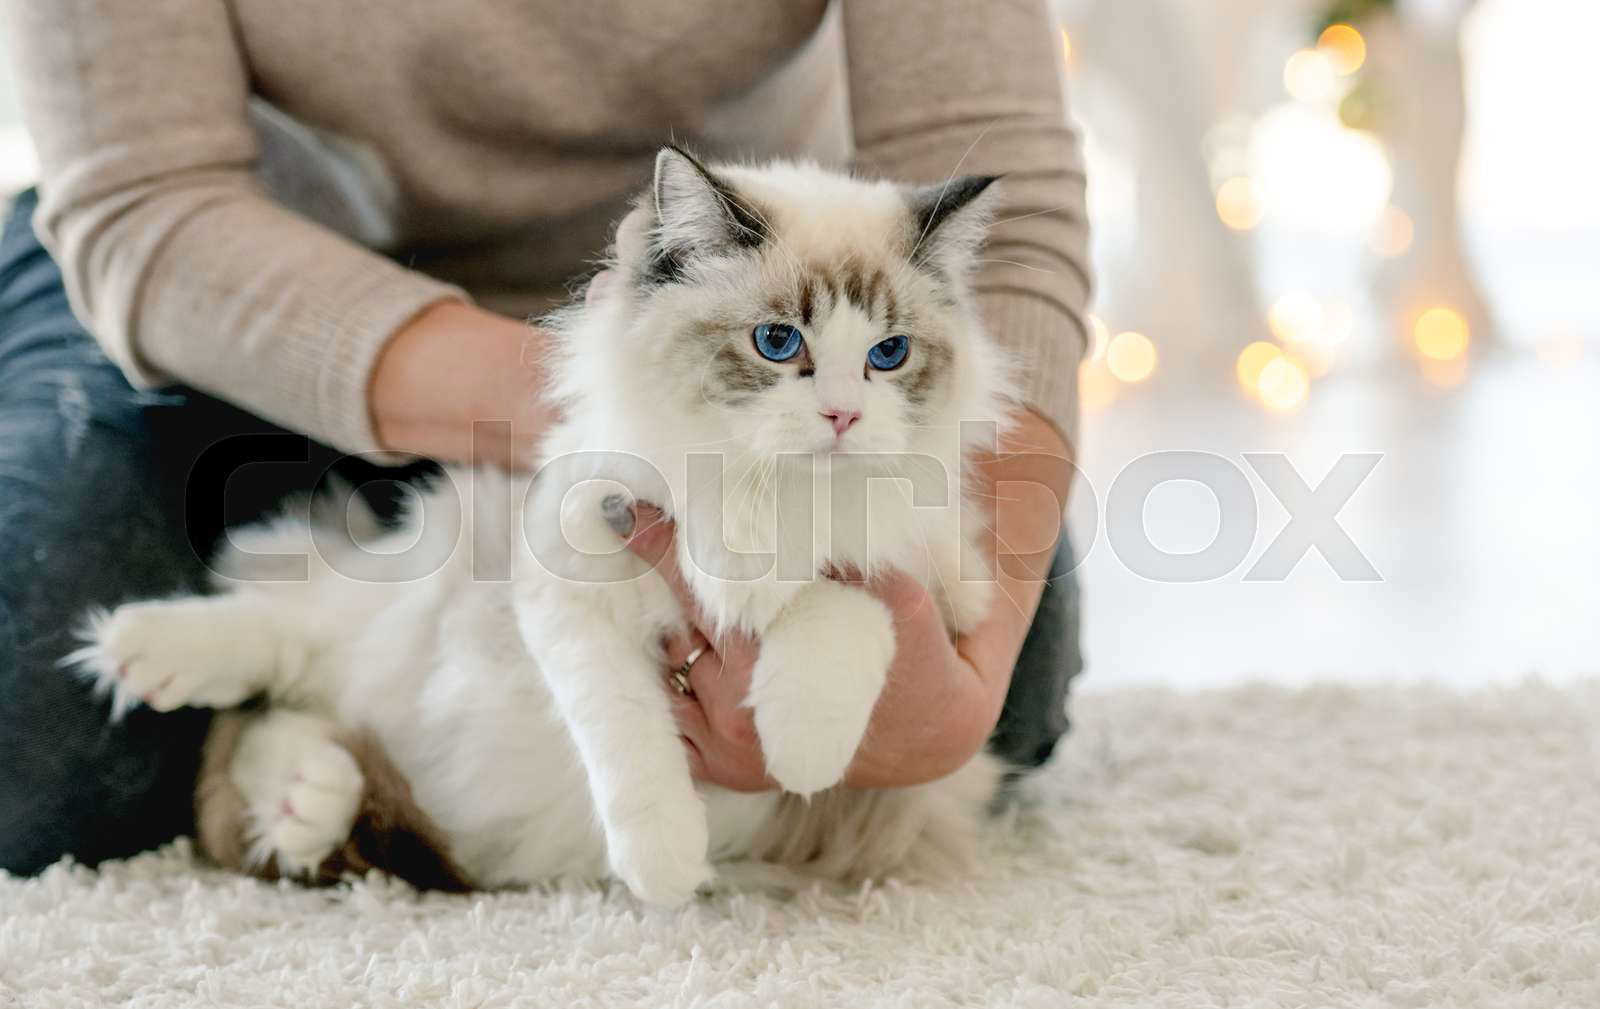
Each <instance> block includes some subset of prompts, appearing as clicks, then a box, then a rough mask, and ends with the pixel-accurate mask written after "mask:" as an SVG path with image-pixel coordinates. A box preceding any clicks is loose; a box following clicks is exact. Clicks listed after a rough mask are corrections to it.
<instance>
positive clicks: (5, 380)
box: [0, 193, 1081, 874]
mask: <svg viewBox="0 0 1600 1009" xmlns="http://www.w3.org/2000/svg"><path fill="white" fill-rule="evenodd" d="M34 205H35V199H34V196H33V194H32V193H24V194H23V195H22V196H20V197H18V198H17V200H16V201H15V203H14V205H13V206H12V207H11V209H10V211H9V213H8V215H7V220H6V222H5V225H4V232H3V234H0V870H4V871H9V872H12V873H17V874H29V873H34V872H38V871H39V870H41V869H43V868H44V867H46V866H48V865H49V864H51V863H52V862H55V861H56V860H57V859H59V858H61V857H62V856H63V855H72V856H73V857H74V858H76V859H78V860H79V861H81V862H85V863H88V864H94V863H97V862H99V861H101V860H103V859H106V858H115V857H119V856H124V855H130V854H133V853H135V852H139V851H143V850H145V849H147V848H151V847H154V846H155V845H158V844H161V843H163V842H165V841H167V840H170V839H171V838H173V837H175V836H177V835H179V834H182V833H187V832H189V831H190V830H192V828H193V811H192V801H191V800H192V796H191V793H192V791H193V787H194V781H195V775H196V771H197V767H198V763H199V756H200V746H201V743H202V741H203V740H204V738H205V734H206V730H207V727H208V726H209V724H210V713H209V712H207V711H202V710H193V709H189V710H182V711H177V712H174V713H172V714H166V715H161V714H156V713H154V712H151V711H149V710H146V709H143V708H140V709H136V710H134V711H132V712H131V713H129V715H128V716H127V718H126V719H125V720H124V721H122V722H119V723H111V722H109V721H108V720H107V710H108V705H107V702H106V701H105V700H104V699H101V698H95V697H94V696H92V695H91V693H90V691H89V690H88V688H87V687H86V685H85V684H84V683H83V682H82V681H81V680H79V679H77V678H76V677H74V676H73V675H71V674H70V673H68V672H66V671H64V670H63V669H62V668H61V666H60V660H61V657H62V655H64V654H65V653H66V652H68V651H70V650H71V649H72V648H73V647H74V645H75V643H76V642H75V641H74V638H73V629H74V627H75V626H76V625H77V624H78V622H79V621H80V620H81V619H82V617H83V614H84V613H85V612H86V611H87V610H88V609H90V608H91V607H94V606H115V605H117V604H118V603H121V602H124V601H128V600H135V599H144V598H150V597H154V596H166V595H172V594H175V593H179V592H194V591H199V590H201V589H203V588H204V584H205V566H204V563H203V558H205V557H207V556H209V555H210V553H211V551H212V548H213V546H214V544H215V543H216V542H217V540H218V538H219V536H220V535H221V533H222V531H223V529H224V528H226V527H228V526H232V525H238V524H240V523H245V522H250V521H252V520H254V519H257V518H259V517H261V516H262V515H264V514H266V513H268V512H269V511H270V510H271V509H273V508H274V507H275V506H276V505H277V504H278V502H280V501H281V500H282V499H283V498H284V497H286V496H288V495H289V494H292V493H294V492H296V491H304V490H308V489H312V488H314V487H316V486H317V485H318V484H319V482H320V481H322V480H323V479H324V478H325V477H326V476H327V475H328V474H329V473H330V472H337V473H338V475H339V476H340V477H341V478H342V479H344V480H346V481H348V482H350V483H352V484H354V485H356V486H357V487H359V488H360V489H361V490H362V493H363V494H365V495H366V497H367V498H368V500H369V501H371V502H372V503H373V504H374V506H375V507H376V508H377V509H378V511H379V512H380V513H384V512H386V511H390V510H392V508H393V506H394V504H395V502H396V501H397V500H398V499H399V497H400V493H399V487H398V482H399V481H404V480H409V479H416V478H417V477H419V476H421V475H423V474H424V473H426V472H427V471H428V467H427V466H426V465H418V466H412V467H405V468H401V469H398V470H393V469H380V468H378V467H375V466H372V465H370V464H367V463H365V462H363V461H361V460H359V459H352V458H347V457H346V458H341V457H340V455H339V454H338V453H337V452H335V451H334V450H333V449H331V448H328V447H327V446H323V445H319V444H317V443H315V442H313V441H311V440H310V439H309V438H306V437H304V436H302V435H296V434H291V433H289V432H287V431H284V430H282V429H280V428H277V427H274V426H272V425H271V424H268V423H267V422H265V421H262V420H260V419H259V418H256V417H254V416H252V415H250V414H247V413H244V412H243V411H240V410H238V409H235V408H234V407H231V406H228V405H227V404H225V403H222V402H220V401H218V400H215V399H212V398H210V397H208V396H204V395H201V394H199V393H196V392H193V391H190V390H183V389H174V390H170V391H166V392H163V393H161V394H159V395H156V394H148V393H139V392H136V391H134V390H133V389H132V388H131V387H130V386H129V385H128V383H127V382H126V380H124V378H123V377H122V374H121V372H120V371H118V369H117V368H116V366H114V365H113V364H111V363H110V362H109V361H108V360H107V359H106V357H105V356H104V354H102V353H101V351H100V349H99V347H98V346H97V345H96V344H95V342H94V340H93V339H92V338H91V337H90V336H89V335H88V333H86V332H85V331H84V330H83V328H82V327H81V326H80V325H79V324H78V323H77V321H76V320H75V319H74V317H73V315H72V312H71V310H70V309H69V307H68V305H67V296H66V292H65V291H64V290H63V288H62V284H61V275H60V272H59V270H58V269H57V268H56V265H55V263H54V262H53V261H52V260H51V259H50V257H49V254H48V253H46V252H45V251H44V249H43V248H41V247H40V245H39V243H38V241H37V239H36V238H35V237H34V235H33V230H32V227H31V224H30V219H31V217H32V213H33V208H34ZM1056 563H1057V574H1058V577H1057V578H1055V579H1054V580H1053V582H1052V585H1051V587H1050V588H1049V589H1048V590H1047V591H1046V595H1045V600H1044V602H1043V603H1042V604H1041V607H1040V615H1039V617H1038V618H1037V619H1036V620H1035V622H1034V626H1033V628H1032V630H1031V632H1030V633H1029V636H1028V641H1027V644H1026V646H1025V648H1024V651H1023V656H1022V659H1021V660H1020V661H1019V664H1018V669H1017V673H1016V676H1015V678H1014V680H1013V682H1012V687H1011V692H1010V694H1009V695H1008V696H1007V698H1006V706H1005V713H1004V715H1003V716H1002V718H1001V722H1000V726H999V728H998V729H997V730H996V732H995V735H994V738H993V740H992V742H991V747H992V748H993V749H994V750H995V752H997V753H999V754H1000V755H1001V756H1003V757H1005V758H1006V759H1008V760H1009V761H1011V762H1012V763H1013V764H1015V765H1017V766H1018V767H1031V766H1036V765H1038V764H1040V763H1043V762H1044V761H1045V760H1046V759H1048V758H1049V756H1050V752H1051V750H1052V749H1053V747H1054V746H1055V743H1056V740H1057V739H1059V738H1060V736H1061V734H1062V733H1063V732H1065V731H1066V724H1067V723H1066V712H1065V707H1064V702H1065V698H1066V690H1067V684H1068V681H1070V679H1071V678H1072V677H1073V676H1074V675H1075V674H1076V673H1077V671H1078V669H1079V668H1080V665H1081V663H1080V660H1079V655H1078V615H1077V609H1078V606H1077V603H1078V599H1077V588H1076V583H1075V582H1074V581H1073V579H1072V576H1071V562H1070V554H1069V553H1068V552H1067V551H1066V549H1065V548H1064V549H1063V551H1062V553H1061V555H1060V556H1059V557H1058V558H1057V561H1056Z"/></svg>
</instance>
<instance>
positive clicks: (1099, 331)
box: [1089, 315, 1111, 361]
mask: <svg viewBox="0 0 1600 1009" xmlns="http://www.w3.org/2000/svg"><path fill="white" fill-rule="evenodd" d="M1110 342H1111V330H1110V329H1109V328H1108V327H1107V326H1106V323H1105V320H1104V319H1102V318H1100V317H1099V316H1098V315H1091V316H1089V360H1091V361H1103V360H1105V356H1106V344H1108V343H1110Z"/></svg>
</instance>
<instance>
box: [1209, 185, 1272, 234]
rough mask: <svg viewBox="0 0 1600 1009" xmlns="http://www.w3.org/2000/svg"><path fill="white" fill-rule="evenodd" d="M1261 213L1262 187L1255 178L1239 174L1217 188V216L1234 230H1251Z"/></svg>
mask: <svg viewBox="0 0 1600 1009" xmlns="http://www.w3.org/2000/svg"><path fill="white" fill-rule="evenodd" d="M1261 215H1262V207H1261V187H1259V186H1257V185H1256V182H1255V180H1254V179H1252V178H1249V177H1248V176H1243V175H1237V176H1234V177H1233V178H1231V179H1229V180H1228V181H1227V182H1224V183H1223V184H1222V185H1221V186H1219V187H1218V188H1217V216H1218V217H1220V218H1222V223H1223V224H1226V225H1227V226H1228V227H1230V228H1232V229H1233V230H1234V231H1249V230H1250V229H1251V228H1254V227H1255V226H1256V225H1258V224H1260V223H1261Z"/></svg>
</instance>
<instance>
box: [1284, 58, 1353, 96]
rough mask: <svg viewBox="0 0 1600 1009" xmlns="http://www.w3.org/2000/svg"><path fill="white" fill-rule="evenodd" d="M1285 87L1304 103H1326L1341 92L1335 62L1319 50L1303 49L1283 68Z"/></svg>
mask: <svg viewBox="0 0 1600 1009" xmlns="http://www.w3.org/2000/svg"><path fill="white" fill-rule="evenodd" d="M1283 86H1284V88H1285V89H1286V90H1287V91H1288V92H1289V94H1290V95H1291V96H1292V97H1294V98H1295V99H1297V100H1299V101H1302V102H1325V101H1327V100H1328V99H1330V98H1332V97H1333V96H1334V95H1335V94H1337V93H1338V90H1339V75H1338V73H1337V72H1335V70H1334V68H1333V60H1332V59H1330V58H1329V57H1328V54H1327V53H1324V52H1322V51H1321V50H1319V49H1302V50H1300V51H1299V52H1297V53H1295V54H1294V55H1293V56H1291V57H1289V62H1288V63H1286V64H1284V67H1283Z"/></svg>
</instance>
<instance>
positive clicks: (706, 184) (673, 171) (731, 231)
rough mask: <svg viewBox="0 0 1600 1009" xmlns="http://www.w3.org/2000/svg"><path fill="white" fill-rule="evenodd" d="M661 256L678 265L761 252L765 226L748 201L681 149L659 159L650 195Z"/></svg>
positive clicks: (666, 151)
mask: <svg viewBox="0 0 1600 1009" xmlns="http://www.w3.org/2000/svg"><path fill="white" fill-rule="evenodd" d="M652 196H653V202H654V208H655V218H656V219H655V234H654V238H655V245H656V247H657V253H658V255H665V256H668V257H672V258H674V259H676V260H677V261H678V262H679V263H680V264H681V263H683V262H687V261H688V260H689V259H692V258H694V257H695V256H696V255H705V254H720V253H727V252H730V251H734V250H737V249H739V248H748V249H753V248H758V247H760V245H761V244H762V243H763V242H765V241H766V240H767V238H768V235H767V227H766V222H765V221H764V220H763V218H762V217H761V215H760V214H758V213H756V211H755V209H754V207H753V206H752V205H751V203H750V202H749V200H748V199H746V198H745V197H743V196H741V195H740V194H739V193H738V192H736V191H735V190H734V188H733V187H732V186H731V185H730V184H729V183H728V182H727V181H726V180H725V179H722V178H720V177H719V176H718V175H717V174H716V173H714V172H712V171H711V170H710V169H709V168H707V167H706V166H705V165H703V164H701V163H700V162H699V161H698V160H696V159H695V157H694V156H693V155H691V154H690V153H689V152H687V151H685V150H683V149H682V148H679V147H663V148H662V149H661V152H660V153H659V154H657V155H656V178H655V185H654V188H653V191H652Z"/></svg>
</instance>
